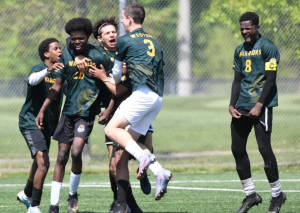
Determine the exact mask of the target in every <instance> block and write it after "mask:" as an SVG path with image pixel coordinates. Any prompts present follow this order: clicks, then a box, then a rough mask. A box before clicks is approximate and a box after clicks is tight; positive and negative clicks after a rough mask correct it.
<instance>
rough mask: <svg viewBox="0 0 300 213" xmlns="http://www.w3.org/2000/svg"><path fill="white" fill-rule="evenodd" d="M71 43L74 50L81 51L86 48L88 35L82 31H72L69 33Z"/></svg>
mask: <svg viewBox="0 0 300 213" xmlns="http://www.w3.org/2000/svg"><path fill="white" fill-rule="evenodd" d="M70 36H71V44H72V45H73V47H74V49H75V50H76V52H78V53H81V52H83V51H85V50H86V49H87V48H88V39H89V38H88V36H87V35H86V33H85V32H84V31H73V32H71V34H70Z"/></svg>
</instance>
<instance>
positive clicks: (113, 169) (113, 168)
mask: <svg viewBox="0 0 300 213" xmlns="http://www.w3.org/2000/svg"><path fill="white" fill-rule="evenodd" d="M109 173H110V174H112V175H113V176H114V177H116V176H117V167H116V165H112V164H111V165H110V166H109Z"/></svg>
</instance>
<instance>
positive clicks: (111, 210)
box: [108, 200, 117, 213]
mask: <svg viewBox="0 0 300 213" xmlns="http://www.w3.org/2000/svg"><path fill="white" fill-rule="evenodd" d="M116 202H117V201H116V200H114V201H113V202H112V203H111V204H110V209H109V212H108V213H114V207H115V203H116Z"/></svg>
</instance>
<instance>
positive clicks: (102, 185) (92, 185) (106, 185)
mask: <svg viewBox="0 0 300 213" xmlns="http://www.w3.org/2000/svg"><path fill="white" fill-rule="evenodd" d="M219 182H222V183H229V182H240V180H190V181H172V182H170V183H171V184H173V183H219ZM255 182H267V180H255ZM280 182H300V179H282V180H280ZM131 184H137V185H132V186H131V187H132V188H140V185H139V184H140V182H131ZM18 186H22V187H23V186H24V184H0V187H18ZM45 186H47V187H51V183H47V184H45ZM63 187H69V184H68V183H64V184H63ZM79 187H81V188H110V182H98V183H82V184H80V185H79ZM152 188H153V189H154V188H155V187H154V186H152ZM168 189H181V190H196V191H226V192H244V190H241V189H228V188H200V187H180V186H168ZM257 192H270V190H259V191H257ZM284 192H289V193H299V192H300V190H284Z"/></svg>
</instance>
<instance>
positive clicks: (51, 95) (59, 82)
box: [35, 78, 64, 129]
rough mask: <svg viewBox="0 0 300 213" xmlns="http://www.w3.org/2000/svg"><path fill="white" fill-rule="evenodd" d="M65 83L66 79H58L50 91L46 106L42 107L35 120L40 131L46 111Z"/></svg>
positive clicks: (45, 102)
mask: <svg viewBox="0 0 300 213" xmlns="http://www.w3.org/2000/svg"><path fill="white" fill-rule="evenodd" d="M63 83H64V79H61V78H57V79H56V81H55V82H54V84H53V86H52V88H51V90H50V91H49V94H48V96H47V98H46V100H45V101H44V104H43V106H42V107H41V109H40V112H39V114H38V115H37V116H36V118H35V124H36V126H37V127H38V128H39V129H42V128H43V119H44V112H45V110H46V109H47V108H48V106H49V105H50V104H51V102H52V101H53V100H54V99H55V98H56V97H57V95H58V94H59V92H60V90H61V87H62V85H63Z"/></svg>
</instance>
